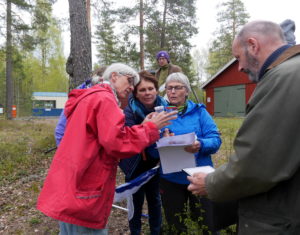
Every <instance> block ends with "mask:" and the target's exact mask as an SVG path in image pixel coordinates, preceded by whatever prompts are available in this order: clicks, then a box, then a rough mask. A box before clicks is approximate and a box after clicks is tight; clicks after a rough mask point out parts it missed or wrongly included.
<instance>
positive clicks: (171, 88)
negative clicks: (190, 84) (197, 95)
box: [166, 86, 185, 91]
mask: <svg viewBox="0 0 300 235" xmlns="http://www.w3.org/2000/svg"><path fill="white" fill-rule="evenodd" d="M183 88H185V86H167V87H166V90H167V91H173V89H174V90H175V91H180V90H182V89H183Z"/></svg>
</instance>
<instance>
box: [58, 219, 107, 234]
mask: <svg viewBox="0 0 300 235" xmlns="http://www.w3.org/2000/svg"><path fill="white" fill-rule="evenodd" d="M59 229H60V231H59V235H108V229H93V228H87V227H83V226H79V225H75V224H69V223H65V222H62V221H59Z"/></svg>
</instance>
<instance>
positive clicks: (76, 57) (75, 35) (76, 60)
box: [66, 0, 92, 89]
mask: <svg viewBox="0 0 300 235" xmlns="http://www.w3.org/2000/svg"><path fill="white" fill-rule="evenodd" d="M88 8H89V7H88V5H87V2H86V0H69V12H70V31H71V50H70V56H69V58H68V60H67V65H66V66H67V72H68V74H69V75H70V83H69V84H70V86H69V87H70V89H73V88H75V87H76V86H78V85H79V84H80V83H82V82H84V81H85V80H86V79H87V78H88V77H89V76H90V74H91V71H92V49H91V34H90V31H89V20H88V17H87V15H88V11H87V9H88Z"/></svg>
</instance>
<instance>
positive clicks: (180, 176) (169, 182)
mask: <svg viewBox="0 0 300 235" xmlns="http://www.w3.org/2000/svg"><path fill="white" fill-rule="evenodd" d="M165 88H166V94H167V96H168V100H169V103H170V105H172V106H176V107H177V110H178V117H177V119H175V120H173V121H172V123H171V125H169V126H166V128H168V130H169V131H170V132H171V133H174V134H175V135H181V134H186V133H191V132H195V134H196V136H197V140H196V141H195V142H194V144H193V145H191V146H188V147H186V148H185V150H186V151H187V152H191V153H194V155H195V161H196V165H197V166H207V165H209V166H212V165H213V163H212V160H211V156H210V155H211V154H213V153H215V152H217V151H218V149H219V147H220V145H221V139H220V134H219V131H218V128H217V126H216V124H215V122H214V121H213V119H212V118H211V116H210V115H209V113H208V112H207V111H206V108H205V106H204V105H203V104H196V103H194V102H193V101H191V100H188V95H189V93H190V92H191V87H190V83H189V80H188V78H187V76H185V75H184V74H183V73H172V74H170V75H169V76H168V77H167V79H166V87H165ZM160 177H161V178H160V192H161V199H162V205H163V209H164V213H165V217H166V220H167V223H168V225H169V228H172V227H175V230H176V231H172V232H171V231H169V234H171V233H172V234H181V233H186V232H187V227H186V226H185V218H186V217H187V211H190V213H191V219H192V220H193V221H195V222H197V223H199V221H200V217H204V224H205V223H206V222H207V221H205V220H206V218H205V214H204V215H203V214H202V213H201V210H200V208H199V204H200V203H201V205H202V204H203V203H205V202H203V201H201V202H200V200H199V199H198V198H197V197H196V196H195V195H193V194H192V193H191V192H190V191H188V190H187V187H188V185H189V181H188V180H187V175H186V173H184V172H175V173H169V174H163V173H162V171H161V175H160ZM187 205H188V206H189V210H187ZM206 213H210V211H206ZM206 217H207V216H206ZM203 234H204V233H203Z"/></svg>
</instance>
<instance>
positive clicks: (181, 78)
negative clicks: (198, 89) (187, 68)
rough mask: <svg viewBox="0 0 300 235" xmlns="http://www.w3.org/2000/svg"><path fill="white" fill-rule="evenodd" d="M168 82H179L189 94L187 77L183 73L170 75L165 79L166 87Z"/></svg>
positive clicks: (189, 88) (189, 86)
mask: <svg viewBox="0 0 300 235" xmlns="http://www.w3.org/2000/svg"><path fill="white" fill-rule="evenodd" d="M169 82H179V83H182V84H183V85H184V86H185V87H186V89H187V90H188V92H189V93H190V92H191V85H190V81H189V79H188V77H187V76H186V75H184V74H183V73H171V74H170V75H169V76H168V77H167V79H166V86H167V84H168V83H169Z"/></svg>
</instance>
